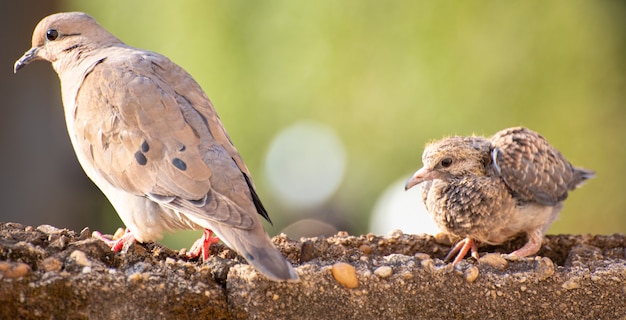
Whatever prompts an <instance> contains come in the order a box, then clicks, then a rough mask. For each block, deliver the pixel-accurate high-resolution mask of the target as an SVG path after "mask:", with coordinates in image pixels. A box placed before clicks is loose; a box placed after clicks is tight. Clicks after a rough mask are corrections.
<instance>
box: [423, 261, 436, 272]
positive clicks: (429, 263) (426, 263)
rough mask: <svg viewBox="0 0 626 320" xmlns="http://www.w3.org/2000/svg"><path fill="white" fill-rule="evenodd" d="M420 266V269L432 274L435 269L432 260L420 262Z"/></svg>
mask: <svg viewBox="0 0 626 320" xmlns="http://www.w3.org/2000/svg"><path fill="white" fill-rule="evenodd" d="M420 264H421V265H422V267H423V268H424V269H426V270H428V271H430V272H433V271H435V270H436V268H435V261H434V260H433V259H425V260H422V261H421V262H420Z"/></svg>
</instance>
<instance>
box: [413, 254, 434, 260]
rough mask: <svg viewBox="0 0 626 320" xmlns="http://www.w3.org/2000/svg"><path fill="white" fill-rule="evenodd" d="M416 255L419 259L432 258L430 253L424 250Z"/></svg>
mask: <svg viewBox="0 0 626 320" xmlns="http://www.w3.org/2000/svg"><path fill="white" fill-rule="evenodd" d="M414 256H415V259H417V260H426V259H431V258H430V255H429V254H427V253H423V252H418V253H416V254H415V255H414Z"/></svg>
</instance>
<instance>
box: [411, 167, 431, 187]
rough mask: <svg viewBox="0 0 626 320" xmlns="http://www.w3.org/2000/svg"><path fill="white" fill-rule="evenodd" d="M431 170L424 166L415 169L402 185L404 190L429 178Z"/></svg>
mask: <svg viewBox="0 0 626 320" xmlns="http://www.w3.org/2000/svg"><path fill="white" fill-rule="evenodd" d="M431 173H432V171H431V170H428V169H426V168H421V169H419V170H417V171H416V172H415V173H414V174H413V176H412V177H410V178H409V180H407V181H406V184H405V185H404V190H409V189H411V188H412V187H414V186H416V185H418V184H420V183H422V182H424V181H426V180H430V179H431V178H430V176H431Z"/></svg>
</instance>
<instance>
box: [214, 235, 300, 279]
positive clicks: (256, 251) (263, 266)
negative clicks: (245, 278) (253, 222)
mask: <svg viewBox="0 0 626 320" xmlns="http://www.w3.org/2000/svg"><path fill="white" fill-rule="evenodd" d="M211 230H213V232H215V233H216V234H217V235H218V236H219V238H220V239H221V240H222V241H224V243H226V245H227V246H229V247H230V248H232V249H234V250H235V251H237V253H239V254H240V255H241V256H242V257H244V258H245V259H246V260H247V261H248V263H249V264H251V265H252V266H253V267H255V268H256V269H257V270H258V271H259V272H261V273H262V274H264V275H265V276H266V277H268V278H269V279H271V280H275V281H298V275H297V274H296V271H295V270H294V269H293V267H292V266H291V263H289V261H287V259H285V257H284V256H283V255H282V253H281V252H280V251H279V250H278V249H277V248H276V247H275V246H274V244H273V243H272V241H271V240H270V238H269V236H268V235H267V233H265V230H264V229H263V227H261V226H260V225H258V226H257V227H256V228H253V229H248V230H247V229H237V228H233V227H232V226H224V225H219V224H213V226H211Z"/></svg>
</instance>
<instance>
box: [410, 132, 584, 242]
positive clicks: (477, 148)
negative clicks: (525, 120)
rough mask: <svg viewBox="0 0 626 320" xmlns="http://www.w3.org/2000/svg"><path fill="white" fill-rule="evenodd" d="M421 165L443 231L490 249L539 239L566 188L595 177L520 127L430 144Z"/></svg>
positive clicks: (429, 204)
mask: <svg viewBox="0 0 626 320" xmlns="http://www.w3.org/2000/svg"><path fill="white" fill-rule="evenodd" d="M444 159H445V160H444ZM422 161H423V163H424V167H423V168H422V169H420V171H418V173H416V175H417V178H415V177H414V178H412V179H417V180H416V182H423V183H422V197H423V200H424V203H425V205H426V209H427V210H428V212H429V213H430V214H431V215H432V217H433V219H434V220H435V222H436V224H437V225H438V226H439V228H440V229H441V230H442V231H443V232H446V233H449V234H452V235H455V236H457V237H461V238H466V237H467V238H472V239H474V240H477V241H479V242H482V243H489V244H500V243H502V242H504V241H506V240H508V239H510V238H512V237H514V236H516V235H518V234H520V233H527V234H529V238H530V237H531V236H533V237H535V236H536V235H540V236H541V237H542V236H543V235H544V234H545V231H546V229H547V228H548V226H549V225H550V224H551V223H552V222H553V221H554V219H555V218H556V217H557V215H558V213H559V211H560V210H561V208H562V202H563V200H565V199H566V198H567V194H568V191H570V190H573V189H575V188H576V187H577V186H579V185H580V184H581V183H582V182H583V181H584V180H586V179H588V178H590V177H592V176H593V173H592V172H590V171H587V170H584V169H579V168H574V167H573V166H572V165H571V164H570V163H569V162H568V161H567V160H566V159H565V158H564V157H563V155H561V153H560V152H559V151H558V150H556V149H555V148H554V147H552V146H551V145H550V144H549V143H548V142H547V141H546V140H545V139H544V138H543V137H542V136H541V135H539V134H538V133H536V132H534V131H532V130H529V129H527V128H522V127H517V128H509V129H505V130H502V131H500V132H498V133H496V134H495V135H494V136H493V137H491V138H484V137H476V136H474V137H450V138H445V139H442V140H439V141H435V142H432V143H429V144H428V145H427V146H426V148H425V150H424V154H423V157H422ZM448 163H449V164H448ZM407 183H408V182H407ZM537 249H538V248H537Z"/></svg>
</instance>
